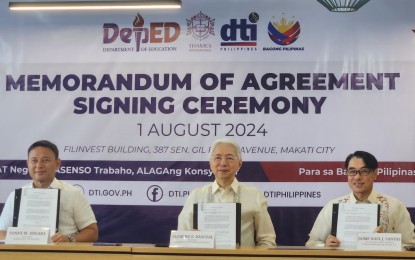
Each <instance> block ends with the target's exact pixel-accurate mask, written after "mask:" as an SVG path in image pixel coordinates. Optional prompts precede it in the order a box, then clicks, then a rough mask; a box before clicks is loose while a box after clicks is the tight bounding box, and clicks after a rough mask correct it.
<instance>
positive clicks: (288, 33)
mask: <svg viewBox="0 0 415 260" xmlns="http://www.w3.org/2000/svg"><path fill="white" fill-rule="evenodd" d="M268 35H269V38H270V39H271V40H272V41H273V42H275V43H276V44H278V45H290V44H292V43H294V42H295V41H296V40H297V39H298V36H300V23H299V22H298V21H287V20H286V19H285V18H282V19H281V20H280V21H279V23H278V22H269V23H268Z"/></svg>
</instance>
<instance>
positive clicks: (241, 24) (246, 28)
mask: <svg viewBox="0 0 415 260" xmlns="http://www.w3.org/2000/svg"><path fill="white" fill-rule="evenodd" d="M258 21H259V15H258V14H257V13H256V12H252V13H250V14H249V16H248V19H239V20H238V19H231V20H230V22H229V24H224V25H223V26H222V28H221V30H220V36H221V38H222V40H223V41H222V42H221V44H220V45H221V48H220V50H221V51H256V50H257V48H256V46H257V22H258Z"/></svg>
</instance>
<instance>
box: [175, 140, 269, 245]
mask: <svg viewBox="0 0 415 260" xmlns="http://www.w3.org/2000/svg"><path fill="white" fill-rule="evenodd" d="M209 164H210V169H211V170H212V172H213V174H214V175H215V181H214V182H213V183H209V184H208V185H205V186H203V187H200V188H197V189H195V190H193V191H192V192H191V193H190V195H189V197H188V198H187V200H186V203H185V205H184V207H183V209H182V211H181V213H180V215H179V220H178V230H192V229H193V204H195V203H200V202H238V203H241V246H256V247H266V248H268V247H275V246H276V243H275V230H274V226H273V224H272V221H271V217H270V215H269V213H268V203H267V200H266V199H265V197H264V194H263V192H262V191H260V190H259V189H258V188H256V187H254V186H251V185H247V184H243V183H240V182H238V180H237V179H236V177H235V176H236V173H237V172H238V170H239V168H241V166H242V155H241V149H240V147H239V145H238V144H237V143H236V142H234V141H232V140H229V139H219V140H216V141H215V142H214V143H213V145H212V147H211V149H210V160H209Z"/></svg>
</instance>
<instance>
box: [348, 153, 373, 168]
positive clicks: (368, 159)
mask: <svg viewBox="0 0 415 260" xmlns="http://www.w3.org/2000/svg"><path fill="white" fill-rule="evenodd" d="M352 158H360V159H362V160H363V162H364V163H365V165H366V168H369V169H371V170H374V169H377V168H378V160H376V157H375V156H373V154H371V153H368V152H365V151H356V152H354V153H352V154H349V155H348V156H347V158H346V161H345V164H344V166H345V167H346V169H348V168H349V162H350V160H351V159H352Z"/></svg>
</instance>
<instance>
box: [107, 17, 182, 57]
mask: <svg viewBox="0 0 415 260" xmlns="http://www.w3.org/2000/svg"><path fill="white" fill-rule="evenodd" d="M133 26H134V27H133V28H120V27H119V26H118V25H117V24H115V23H105V24H104V25H103V29H104V34H103V37H104V39H103V43H104V44H115V43H116V41H117V40H121V43H126V44H131V43H134V42H135V51H136V52H139V51H176V50H177V47H163V46H161V47H151V46H149V47H143V46H141V44H142V43H150V44H152V43H154V44H160V43H172V42H174V41H176V40H177V38H178V37H179V35H180V25H179V24H178V23H175V22H155V23H150V26H149V27H144V18H143V17H142V16H141V15H140V14H139V13H138V14H137V15H136V16H135V18H134V22H133ZM118 42H119V41H118ZM103 51H104V52H128V51H134V47H113V46H111V47H105V48H104V49H103Z"/></svg>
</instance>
